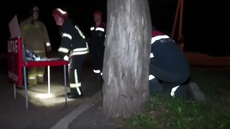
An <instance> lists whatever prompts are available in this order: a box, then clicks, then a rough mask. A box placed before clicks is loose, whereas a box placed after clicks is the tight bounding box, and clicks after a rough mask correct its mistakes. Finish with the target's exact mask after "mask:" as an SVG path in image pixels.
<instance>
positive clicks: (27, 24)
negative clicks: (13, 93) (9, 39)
mask: <svg viewBox="0 0 230 129" xmlns="http://www.w3.org/2000/svg"><path fill="white" fill-rule="evenodd" d="M29 14H30V16H29V18H27V19H26V20H24V21H22V22H21V24H20V30H21V38H22V44H23V45H24V46H25V47H26V48H27V49H29V50H31V51H33V52H34V53H35V54H37V55H38V56H40V57H41V58H43V57H46V50H47V51H51V44H50V40H49V36H48V33H47V30H46V27H45V25H44V24H43V23H42V22H41V21H39V8H38V7H37V6H34V7H33V8H32V9H31V10H30V11H29ZM44 73H45V68H44V67H38V68H28V84H29V85H30V86H35V85H37V83H43V81H44V78H43V76H44Z"/></svg>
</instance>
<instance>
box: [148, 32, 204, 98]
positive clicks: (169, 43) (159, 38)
mask: <svg viewBox="0 0 230 129" xmlns="http://www.w3.org/2000/svg"><path fill="white" fill-rule="evenodd" d="M149 69H150V71H149V87H150V91H154V92H156V93H166V94H169V95H171V96H172V97H177V98H187V99H196V100H198V101H205V97H204V94H203V93H202V92H201V91H200V90H199V87H198V86H197V85H186V84H185V83H186V81H187V80H188V78H189V76H190V68H189V64H188V61H187V59H186V56H185V55H184V53H183V51H181V50H180V48H179V47H178V46H177V44H176V43H175V42H174V40H172V39H171V38H170V37H169V36H167V35H164V34H163V33H161V32H159V31H157V30H155V29H154V28H153V30H152V39H151V53H150V68H149Z"/></svg>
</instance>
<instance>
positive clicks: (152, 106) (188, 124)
mask: <svg viewBox="0 0 230 129" xmlns="http://www.w3.org/2000/svg"><path fill="white" fill-rule="evenodd" d="M191 81H193V82H196V83H197V84H198V85H199V87H200V88H201V90H202V91H203V92H204V93H205V95H206V97H207V99H208V106H206V107H204V106H203V105H202V104H200V103H198V102H191V101H187V100H183V99H174V98H171V97H170V96H163V95H155V94H151V96H150V98H149V102H148V104H147V105H148V106H147V109H146V112H143V113H141V114H135V115H133V116H132V117H131V118H129V119H125V120H124V121H125V127H124V128H125V129H131V128H132V129H229V128H230V116H229V114H230V97H229V96H230V92H229V91H230V88H229V84H230V69H199V68H196V69H192V70H191Z"/></svg>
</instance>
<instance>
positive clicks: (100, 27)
mask: <svg viewBox="0 0 230 129" xmlns="http://www.w3.org/2000/svg"><path fill="white" fill-rule="evenodd" d="M93 16H94V22H95V25H94V26H92V27H91V28H90V30H91V45H92V47H91V48H92V52H93V53H92V54H93V65H94V66H93V67H94V68H93V71H94V73H96V74H98V75H102V67H103V57H104V49H105V46H104V41H105V36H106V33H105V30H106V25H105V23H103V22H101V16H102V14H101V12H99V11H96V12H95V13H94V15H93Z"/></svg>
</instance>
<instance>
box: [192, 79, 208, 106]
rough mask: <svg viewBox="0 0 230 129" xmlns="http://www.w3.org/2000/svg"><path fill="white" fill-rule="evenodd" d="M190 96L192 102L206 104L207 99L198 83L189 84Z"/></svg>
mask: <svg viewBox="0 0 230 129" xmlns="http://www.w3.org/2000/svg"><path fill="white" fill-rule="evenodd" d="M188 93H189V96H190V98H191V99H192V100H195V101H198V102H202V103H204V104H206V102H207V101H206V98H205V95H204V93H203V92H202V91H200V88H199V86H198V85H197V84H196V83H190V84H189V92H188Z"/></svg>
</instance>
